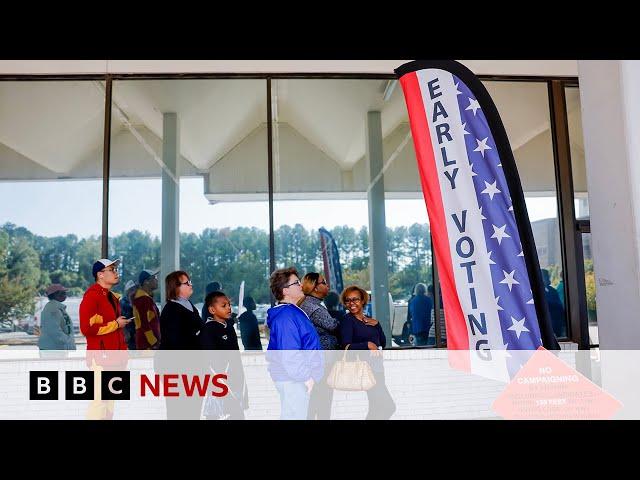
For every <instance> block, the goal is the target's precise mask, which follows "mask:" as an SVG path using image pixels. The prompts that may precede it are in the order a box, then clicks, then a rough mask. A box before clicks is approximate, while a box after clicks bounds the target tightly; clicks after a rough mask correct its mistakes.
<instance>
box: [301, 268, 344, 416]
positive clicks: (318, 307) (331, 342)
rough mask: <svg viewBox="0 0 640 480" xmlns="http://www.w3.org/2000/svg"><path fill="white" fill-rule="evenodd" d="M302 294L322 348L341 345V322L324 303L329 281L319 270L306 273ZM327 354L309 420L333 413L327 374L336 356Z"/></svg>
mask: <svg viewBox="0 0 640 480" xmlns="http://www.w3.org/2000/svg"><path fill="white" fill-rule="evenodd" d="M302 293H304V295H305V296H304V297H303V298H302V300H301V302H300V303H299V304H298V305H299V307H300V309H301V310H302V311H303V312H304V313H306V314H307V316H308V317H309V320H311V323H313V326H314V327H315V329H316V332H318V336H319V337H320V347H321V348H322V350H336V349H337V348H338V338H337V337H336V335H335V334H336V333H337V332H336V331H337V329H338V326H339V325H340V324H339V322H338V320H336V319H335V318H333V317H332V316H331V314H330V313H329V311H328V310H327V308H326V307H325V306H324V305H323V304H322V300H324V298H325V297H326V296H327V294H328V293H329V286H328V285H327V280H326V279H325V278H324V276H323V275H321V274H319V273H316V272H310V273H307V274H306V275H305V276H304V278H303V279H302ZM324 355H325V360H326V362H325V368H324V372H325V373H324V378H323V379H322V381H320V382H318V384H317V385H316V386H315V388H314V389H313V390H312V391H311V398H310V399H309V414H308V416H307V418H308V419H309V420H316V419H321V420H328V419H329V418H330V416H331V402H332V400H333V390H332V389H331V388H329V386H328V385H327V382H326V377H327V375H328V374H329V372H330V371H331V368H332V367H333V363H334V362H335V358H334V356H333V355H332V354H331V353H330V352H325V354H324Z"/></svg>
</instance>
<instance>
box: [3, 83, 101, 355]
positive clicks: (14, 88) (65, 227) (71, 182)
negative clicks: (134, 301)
mask: <svg viewBox="0 0 640 480" xmlns="http://www.w3.org/2000/svg"><path fill="white" fill-rule="evenodd" d="M104 88H105V87H104V82H100V81H22V82H18V81H2V82H0V205H3V207H2V208H0V285H2V288H0V344H2V343H10V342H11V341H13V340H15V338H17V336H18V337H19V336H20V335H24V334H26V333H34V332H37V331H38V329H40V327H41V326H42V325H41V321H42V311H43V309H44V307H45V305H46V304H47V303H49V302H50V300H49V298H48V297H47V296H45V292H46V291H47V288H48V287H49V286H50V285H51V284H55V283H57V284H61V285H62V286H64V287H65V288H66V289H67V292H66V298H65V299H64V300H62V299H61V297H59V296H55V294H54V297H52V298H53V300H54V301H62V302H63V304H64V305H65V306H66V312H67V314H68V317H69V321H70V322H71V327H70V328H69V330H70V331H69V332H68V333H69V337H70V339H73V337H74V335H75V334H79V316H78V308H79V304H80V300H81V299H82V295H83V293H84V291H85V290H86V289H87V287H89V286H90V285H91V284H92V283H93V282H94V279H93V277H92V273H91V267H92V265H93V263H94V262H95V261H96V260H97V259H99V258H100V257H101V241H102V236H101V231H102V163H103V162H102V160H103V145H104V141H103V137H104V102H105V90H104ZM50 291H51V290H50ZM46 315H47V314H46V313H45V316H46ZM45 328H48V327H45ZM71 330H72V331H71ZM12 331H14V332H15V331H21V332H22V333H20V334H15V333H9V332H12ZM3 332H5V333H6V334H7V335H5V333H3ZM70 341H74V342H75V341H76V340H75V339H73V340H70ZM77 342H78V343H82V337H78V339H77ZM45 348H50V349H56V348H57V349H60V348H63V346H62V345H60V344H54V343H50V344H48V345H46V346H45Z"/></svg>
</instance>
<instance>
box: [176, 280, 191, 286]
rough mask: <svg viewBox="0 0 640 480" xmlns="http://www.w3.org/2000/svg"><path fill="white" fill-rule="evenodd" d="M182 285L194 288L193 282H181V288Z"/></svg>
mask: <svg viewBox="0 0 640 480" xmlns="http://www.w3.org/2000/svg"><path fill="white" fill-rule="evenodd" d="M180 285H189V286H190V287H192V286H193V283H191V280H187V281H186V282H179V283H178V286H180Z"/></svg>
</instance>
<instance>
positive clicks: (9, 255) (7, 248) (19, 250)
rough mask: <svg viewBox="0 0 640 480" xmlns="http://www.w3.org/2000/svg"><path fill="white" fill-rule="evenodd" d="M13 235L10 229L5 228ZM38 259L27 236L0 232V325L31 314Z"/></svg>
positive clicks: (36, 283)
mask: <svg viewBox="0 0 640 480" xmlns="http://www.w3.org/2000/svg"><path fill="white" fill-rule="evenodd" d="M9 230H10V231H11V232H13V230H12V229H9ZM39 280H40V259H39V258H38V253H37V252H36V251H35V250H34V248H33V247H32V246H31V245H30V244H29V239H28V236H25V235H20V234H18V235H16V236H10V235H9V233H7V231H5V230H4V228H3V229H1V230H0V322H1V323H10V322H12V321H13V320H14V319H20V318H21V317H24V316H26V315H33V313H34V310H35V302H34V298H35V296H36V288H37V286H38V282H39Z"/></svg>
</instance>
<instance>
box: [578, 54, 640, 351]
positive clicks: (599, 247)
mask: <svg viewBox="0 0 640 480" xmlns="http://www.w3.org/2000/svg"><path fill="white" fill-rule="evenodd" d="M579 79H580V98H581V103H582V128H583V133H584V145H585V160H586V170H587V185H588V189H589V209H590V213H591V239H592V249H593V263H594V270H595V274H596V299H597V313H598V323H599V337H600V348H602V349H637V348H640V313H639V312H640V238H639V236H638V233H639V232H638V226H639V225H640V158H639V156H640V139H639V138H638V131H639V129H640V62H636V61H580V62H579Z"/></svg>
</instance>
